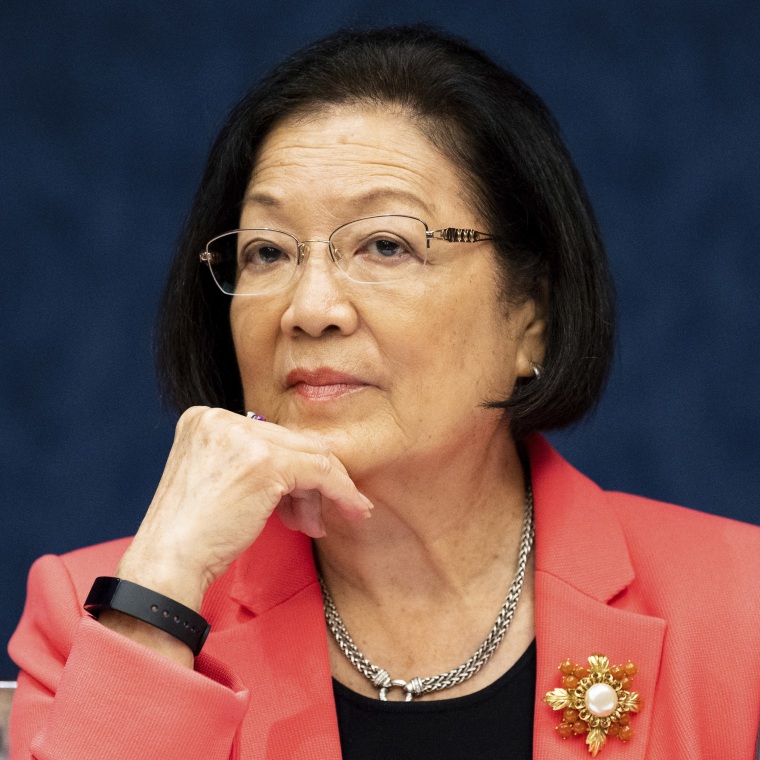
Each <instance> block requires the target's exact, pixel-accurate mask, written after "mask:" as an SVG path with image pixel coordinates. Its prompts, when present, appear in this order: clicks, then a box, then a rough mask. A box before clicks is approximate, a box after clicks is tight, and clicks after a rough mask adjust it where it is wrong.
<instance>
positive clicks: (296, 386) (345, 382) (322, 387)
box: [285, 367, 370, 401]
mask: <svg viewBox="0 0 760 760" xmlns="http://www.w3.org/2000/svg"><path fill="white" fill-rule="evenodd" d="M285 384H286V387H287V390H289V391H293V392H294V393H296V394H298V395H299V396H300V397H301V398H303V399H305V400H307V401H330V400H331V399H336V398H340V397H342V396H345V395H347V394H350V393H355V392H357V391H360V390H362V389H363V388H368V387H370V383H367V382H366V381H364V380H362V379H361V378H358V377H355V376H354V375H349V374H346V373H345V372H338V371H336V370H333V369H329V368H327V367H323V368H320V369H316V370H305V369H295V370H293V371H292V372H289V373H288V376H287V378H286V380H285Z"/></svg>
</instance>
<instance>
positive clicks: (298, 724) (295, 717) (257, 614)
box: [209, 518, 341, 760]
mask: <svg viewBox="0 0 760 760" xmlns="http://www.w3.org/2000/svg"><path fill="white" fill-rule="evenodd" d="M220 592H222V593H221V594H220V596H223V595H224V592H223V590H222V589H220ZM228 593H229V595H230V596H231V597H232V598H233V599H234V600H235V601H237V602H238V603H239V604H240V605H241V607H242V608H243V609H242V610H241V609H240V608H237V609H238V612H237V613H236V614H235V616H234V617H235V619H234V620H233V619H228V620H227V621H224V622H223V623H222V626H221V627H222V629H221V630H219V631H217V632H216V633H212V635H211V636H210V637H209V644H211V645H212V648H211V649H210V650H209V654H211V655H213V656H217V657H218V658H219V659H221V660H223V661H224V662H228V663H234V665H235V671H236V672H237V673H238V675H239V677H240V680H241V681H242V682H243V683H244V684H245V685H246V686H247V687H248V689H249V691H250V699H251V704H250V708H249V710H248V713H247V717H246V719H245V721H244V723H243V727H242V731H241V736H240V755H241V756H242V757H262V755H261V748H262V747H264V748H265V753H264V755H263V757H265V758H283V757H287V758H293V759H294V760H299V759H301V758H303V759H304V760H306V758H315V757H319V758H324V759H325V760H340V758H341V750H340V738H339V735H338V724H337V718H336V714H335V704H334V698H333V691H332V677H331V674H330V662H329V657H328V650H327V633H326V628H325V622H324V615H323V612H322V595H321V592H320V589H319V583H318V581H317V576H316V570H315V567H314V559H313V555H312V551H311V542H310V540H309V539H308V538H307V537H306V536H304V535H303V534H300V533H299V534H295V533H292V532H291V531H289V530H287V529H286V528H285V527H284V526H283V525H282V523H281V522H280V521H279V519H277V518H273V519H270V520H269V522H268V523H267V527H266V528H265V530H264V532H263V533H262V534H261V536H260V537H259V539H258V540H257V541H256V544H255V550H254V551H251V550H249V551H248V552H246V554H244V555H243V556H242V557H241V558H240V559H239V560H238V562H237V563H236V565H235V567H234V573H233V578H232V581H231V583H230V585H229V589H228ZM241 618H242V621H241Z"/></svg>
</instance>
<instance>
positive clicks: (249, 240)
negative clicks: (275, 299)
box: [206, 230, 298, 296]
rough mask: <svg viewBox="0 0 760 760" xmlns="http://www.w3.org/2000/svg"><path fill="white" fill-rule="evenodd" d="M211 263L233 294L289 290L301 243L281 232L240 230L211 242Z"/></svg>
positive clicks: (223, 286)
mask: <svg viewBox="0 0 760 760" xmlns="http://www.w3.org/2000/svg"><path fill="white" fill-rule="evenodd" d="M206 253H207V261H208V264H209V267H210V269H211V274H212V275H213V276H214V280H215V281H216V284H217V285H218V286H219V287H220V288H221V290H223V291H224V292H225V293H228V294H229V295H237V296H255V295H260V294H262V293H272V292H274V291H277V290H279V289H280V288H283V287H285V285H287V284H288V282H290V279H291V277H292V276H293V273H294V272H295V270H296V266H297V261H298V243H297V242H296V239H295V238H294V237H291V236H290V235H288V234H287V233H285V232H279V231H277V230H236V231H234V232H227V233H225V234H224V235H219V237H216V238H214V239H213V240H211V241H209V243H208V245H207V246H206Z"/></svg>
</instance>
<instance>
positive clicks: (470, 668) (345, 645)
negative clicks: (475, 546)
mask: <svg viewBox="0 0 760 760" xmlns="http://www.w3.org/2000/svg"><path fill="white" fill-rule="evenodd" d="M533 536H534V526H533V490H532V488H531V487H530V484H529V485H528V488H527V490H526V492H525V512H524V517H523V526H522V534H521V537H520V553H519V555H518V559H517V571H516V572H515V577H514V579H513V580H512V585H511V586H510V588H509V593H508V594H507V598H506V599H505V600H504V604H503V605H502V607H501V610H499V615H498V617H497V618H496V622H495V623H494V624H493V628H491V630H490V632H489V634H488V636H486V639H485V641H484V642H483V643H482V644H481V645H480V647H479V648H478V650H477V651H476V652H475V654H474V655H473V656H472V657H470V659H469V660H467V662H465V663H463V664H462V665H460V666H459V667H458V668H454V669H453V670H450V671H449V672H448V673H441V674H440V675H437V676H429V677H428V678H412V679H411V680H409V681H404V680H402V679H400V678H391V677H390V676H389V675H388V673H387V671H385V670H383V669H382V668H379V667H378V666H377V665H373V664H372V663H371V662H370V661H369V660H368V659H367V658H366V657H365V656H364V655H363V654H362V653H361V652H360V651H359V648H358V647H357V646H356V644H355V643H354V641H353V639H352V638H351V636H350V634H349V633H348V631H347V630H346V626H345V625H344V623H343V620H342V618H341V616H340V614H339V613H338V609H337V607H336V606H335V602H334V601H333V598H332V596H330V592H329V591H328V590H327V585H326V584H325V580H324V578H323V577H322V574H321V573H319V574H318V577H319V585H320V586H321V587H322V599H323V603H324V609H325V620H326V621H327V626H328V628H329V629H330V631H331V632H332V635H333V636H334V637H335V641H336V642H337V644H338V646H339V647H340V649H341V651H342V652H343V654H344V655H346V657H347V658H348V660H349V662H350V663H351V664H352V665H353V666H354V667H355V668H356V669H357V670H358V671H359V672H360V673H361V674H362V675H363V676H364V677H365V678H367V679H368V680H369V681H370V682H371V683H372V685H373V686H374V687H375V688H376V689H379V690H380V699H381V700H383V702H386V701H387V700H388V690H389V689H392V688H393V687H394V686H395V687H397V688H399V689H403V691H404V692H406V698H405V701H406V702H411V701H412V699H413V698H414V697H419V696H421V695H422V694H428V693H430V692H431V691H441V690H442V689H450V688H451V687H452V686H457V685H458V684H460V683H462V682H463V681H466V680H467V679H468V678H472V677H473V676H474V675H475V674H476V673H477V672H478V671H479V670H480V669H481V668H482V667H483V666H484V665H485V664H486V663H487V662H488V660H490V659H491V655H492V654H493V653H494V652H495V651H496V648H497V647H498V646H499V644H501V642H502V640H503V638H504V636H505V635H506V633H507V631H508V630H509V624H510V623H511V622H512V617H513V616H514V614H515V609H516V608H517V602H518V600H519V599H520V592H521V591H522V587H523V581H524V580H525V566H526V564H527V562H528V556H529V555H530V550H531V548H532V547H533Z"/></svg>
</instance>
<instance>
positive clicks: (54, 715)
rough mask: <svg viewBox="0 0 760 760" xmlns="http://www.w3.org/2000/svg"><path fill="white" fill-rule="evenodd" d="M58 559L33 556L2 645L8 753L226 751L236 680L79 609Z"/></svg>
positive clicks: (18, 758)
mask: <svg viewBox="0 0 760 760" xmlns="http://www.w3.org/2000/svg"><path fill="white" fill-rule="evenodd" d="M81 605H82V600H80V599H79V598H78V595H77V592H76V589H75V584H74V582H73V581H72V578H71V576H70V574H69V572H68V570H67V568H66V565H65V563H64V562H63V561H62V559H61V558H59V557H55V556H46V557H42V558H41V559H39V560H37V562H35V563H34V565H33V566H32V569H31V572H30V574H29V583H28V591H27V601H26V606H25V608H24V613H23V615H22V617H21V621H20V623H19V625H18V628H17V630H16V632H15V633H14V635H13V637H12V638H11V641H10V644H9V647H8V651H9V653H10V655H11V657H12V658H13V660H14V661H15V662H16V664H17V665H18V666H19V668H20V673H19V677H18V689H17V691H16V694H15V696H14V699H13V708H12V711H11V725H10V742H11V755H10V757H11V760H29V758H35V759H36V760H73V759H74V758H76V760H95V758H97V759H98V760H127V759H129V760H133V758H136V757H156V758H161V760H174V759H175V758H176V760H186V759H187V758H188V757H202V758H204V759H205V760H229V759H230V758H236V757H237V753H238V749H237V745H238V736H239V729H240V726H241V724H242V722H243V718H244V716H245V714H246V711H247V709H248V702H249V694H248V691H247V689H246V688H245V686H244V685H243V684H242V683H241V682H240V681H239V679H237V677H236V676H235V675H234V674H233V673H231V672H230V670H229V669H228V668H227V667H226V666H225V665H223V664H222V663H220V662H218V661H216V660H214V659H213V658H212V657H210V656H208V655H204V654H203V653H201V655H200V656H199V657H198V658H197V659H196V661H195V670H189V669H188V668H184V667H182V666H181V665H179V664H178V663H175V662H174V661H172V660H170V659H168V658H166V657H164V656H163V655H160V654H157V653H156V652H153V651H152V650H151V649H148V648H147V647H144V646H142V645H140V644H137V643H135V642H133V641H132V640H131V639H128V638H127V637H125V636H122V635H121V634H119V633H116V632H114V631H111V630H110V629H108V628H106V627H105V626H103V625H101V624H100V623H98V622H97V621H96V620H94V619H92V618H90V617H89V615H87V614H86V613H85V612H84V611H83V610H82V606H81Z"/></svg>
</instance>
